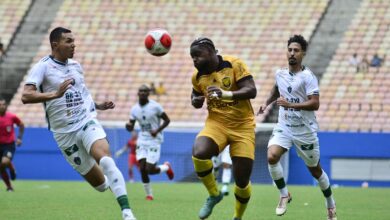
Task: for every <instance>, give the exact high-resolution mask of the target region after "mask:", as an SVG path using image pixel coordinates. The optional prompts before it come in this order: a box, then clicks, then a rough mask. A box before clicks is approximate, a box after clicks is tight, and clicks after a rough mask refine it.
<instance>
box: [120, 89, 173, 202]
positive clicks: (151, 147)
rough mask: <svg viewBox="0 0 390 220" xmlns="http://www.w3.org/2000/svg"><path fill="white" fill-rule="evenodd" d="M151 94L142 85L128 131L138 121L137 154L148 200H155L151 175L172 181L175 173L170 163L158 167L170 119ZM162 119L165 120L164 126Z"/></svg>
mask: <svg viewBox="0 0 390 220" xmlns="http://www.w3.org/2000/svg"><path fill="white" fill-rule="evenodd" d="M149 94H150V89H149V87H148V86H146V85H142V86H141V87H140V88H139V89H138V103H137V104H136V105H134V106H133V107H132V108H131V112H130V119H129V122H127V123H126V129H127V130H128V131H130V132H131V131H133V130H134V125H135V123H136V121H138V123H139V125H140V127H141V132H140V133H139V135H138V140H137V148H136V151H135V153H136V157H137V160H138V163H139V167H140V171H141V177H142V182H143V184H144V189H145V193H146V200H153V193H152V187H151V185H150V178H149V175H153V174H159V173H166V174H167V176H168V178H169V179H170V180H172V179H173V177H174V173H173V170H172V168H171V165H170V163H169V162H165V163H163V164H160V165H158V166H157V162H158V161H159V160H160V152H161V143H162V142H163V133H162V131H163V130H164V128H166V127H167V126H168V125H169V123H170V119H169V117H168V115H167V114H166V113H165V112H164V109H163V107H162V106H161V105H160V104H159V103H158V102H156V101H154V100H150V99H149ZM161 119H162V120H163V123H162V124H161Z"/></svg>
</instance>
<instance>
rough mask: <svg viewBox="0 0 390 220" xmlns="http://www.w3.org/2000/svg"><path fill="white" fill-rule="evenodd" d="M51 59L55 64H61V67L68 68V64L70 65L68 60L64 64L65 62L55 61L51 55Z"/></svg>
mask: <svg viewBox="0 0 390 220" xmlns="http://www.w3.org/2000/svg"><path fill="white" fill-rule="evenodd" d="M49 57H50V59H51V60H53V62H54V63H56V64H59V65H62V66H66V64H68V60H66V62H65V63H64V62H61V61H59V60H56V59H54V57H53V56H52V55H50V56H49Z"/></svg>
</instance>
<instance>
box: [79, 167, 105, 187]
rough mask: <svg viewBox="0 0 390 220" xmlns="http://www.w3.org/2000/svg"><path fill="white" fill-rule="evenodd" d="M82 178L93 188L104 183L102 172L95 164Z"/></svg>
mask: <svg viewBox="0 0 390 220" xmlns="http://www.w3.org/2000/svg"><path fill="white" fill-rule="evenodd" d="M83 177H84V179H85V180H86V181H87V182H88V183H89V184H91V186H93V187H97V186H100V185H102V184H103V183H104V182H105V178H104V174H103V171H102V170H101V169H100V168H99V166H98V165H97V164H96V163H95V164H94V165H93V166H92V168H91V169H90V170H89V171H88V172H87V173H86V174H85V175H83Z"/></svg>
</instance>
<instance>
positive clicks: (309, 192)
mask: <svg viewBox="0 0 390 220" xmlns="http://www.w3.org/2000/svg"><path fill="white" fill-rule="evenodd" d="M152 187H153V192H154V197H155V200H154V201H146V200H145V194H144V190H143V186H142V184H140V183H135V184H127V190H128V193H129V199H130V205H131V207H132V209H133V210H134V213H135V215H136V217H137V219H138V220H196V219H198V218H197V214H198V211H199V208H200V207H201V206H202V204H203V202H204V201H205V199H206V197H207V193H206V190H205V189H204V187H203V185H201V184H200V183H152ZM14 188H15V192H6V191H5V188H4V189H2V190H1V191H0V219H4V220H8V219H9V220H19V219H20V220H22V219H23V220H25V219H29V220H33V219H36V220H43V219H50V220H61V219H67V220H68V219H77V220H79V219H88V220H89V219H94V220H99V219H102V220H103V219H104V220H111V219H121V213H120V210H119V207H118V205H117V203H116V200H115V199H114V196H113V194H112V193H111V192H109V191H107V192H104V193H99V192H97V191H95V190H94V189H93V188H92V187H90V186H89V185H88V184H87V183H86V182H71V181H69V182H65V181H61V182H60V181H20V180H19V181H15V182H14ZM230 189H231V191H232V187H230ZM289 190H290V192H291V194H292V197H293V200H292V202H291V203H290V205H289V206H288V211H287V213H286V214H285V215H284V216H282V217H277V216H275V213H274V212H275V206H276V204H277V202H278V192H277V190H276V188H274V187H273V186H271V185H253V188H252V197H251V200H250V203H249V205H248V208H247V211H246V213H245V215H244V219H245V220H261V219H264V220H273V219H275V220H297V219H299V220H306V219H307V220H321V219H326V214H325V202H324V199H323V196H322V193H321V192H320V190H319V188H318V187H312V186H289ZM333 192H334V195H335V198H336V201H337V213H338V219H341V220H348V219H353V220H360V219H361V220H367V219H376V220H386V219H390V208H389V207H390V206H389V204H390V189H388V188H367V189H362V188H348V187H340V188H336V189H333ZM233 207H234V196H233V195H232V194H230V195H229V196H227V197H225V198H224V199H223V200H222V202H221V203H219V204H218V205H217V206H216V207H215V208H214V211H213V214H212V215H211V216H210V218H209V220H221V219H226V220H228V219H232V215H233Z"/></svg>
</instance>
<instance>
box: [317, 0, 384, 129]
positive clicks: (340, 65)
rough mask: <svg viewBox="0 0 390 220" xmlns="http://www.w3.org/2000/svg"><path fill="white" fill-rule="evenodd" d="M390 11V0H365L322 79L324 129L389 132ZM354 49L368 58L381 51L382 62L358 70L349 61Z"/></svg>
mask: <svg viewBox="0 0 390 220" xmlns="http://www.w3.org/2000/svg"><path fill="white" fill-rule="evenodd" d="M389 13H390V2H389V1H384V0H378V1H377V0H364V1H362V3H361V5H360V8H359V10H358V12H357V13H356V14H355V17H354V18H353V20H352V22H351V25H350V27H349V28H348V30H347V31H346V32H345V35H344V38H343V40H342V42H341V44H340V45H339V47H338V49H337V51H336V54H335V55H334V57H333V59H332V61H331V63H330V65H329V66H328V68H327V70H326V71H325V74H324V75H323V77H322V79H321V83H320V88H321V107H320V110H319V112H318V114H317V117H318V119H319V123H320V125H321V130H327V131H351V132H390V125H389V122H390V121H389V120H388V116H389V115H390V105H389V104H390V95H389V93H388V92H389V88H390V62H389V61H390V59H389V57H388V56H386V53H387V51H389V49H390V28H389V26H390V14H389ZM373 24H375V25H373ZM353 53H357V54H358V57H359V58H360V59H361V58H362V57H363V56H364V55H366V56H367V58H368V60H369V61H370V60H371V58H372V57H373V55H374V54H378V55H379V56H380V57H382V58H384V62H383V65H382V66H381V67H379V68H378V67H369V69H368V71H359V72H357V71H356V67H354V66H351V64H349V62H348V60H349V58H350V57H351V56H352V54H353Z"/></svg>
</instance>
